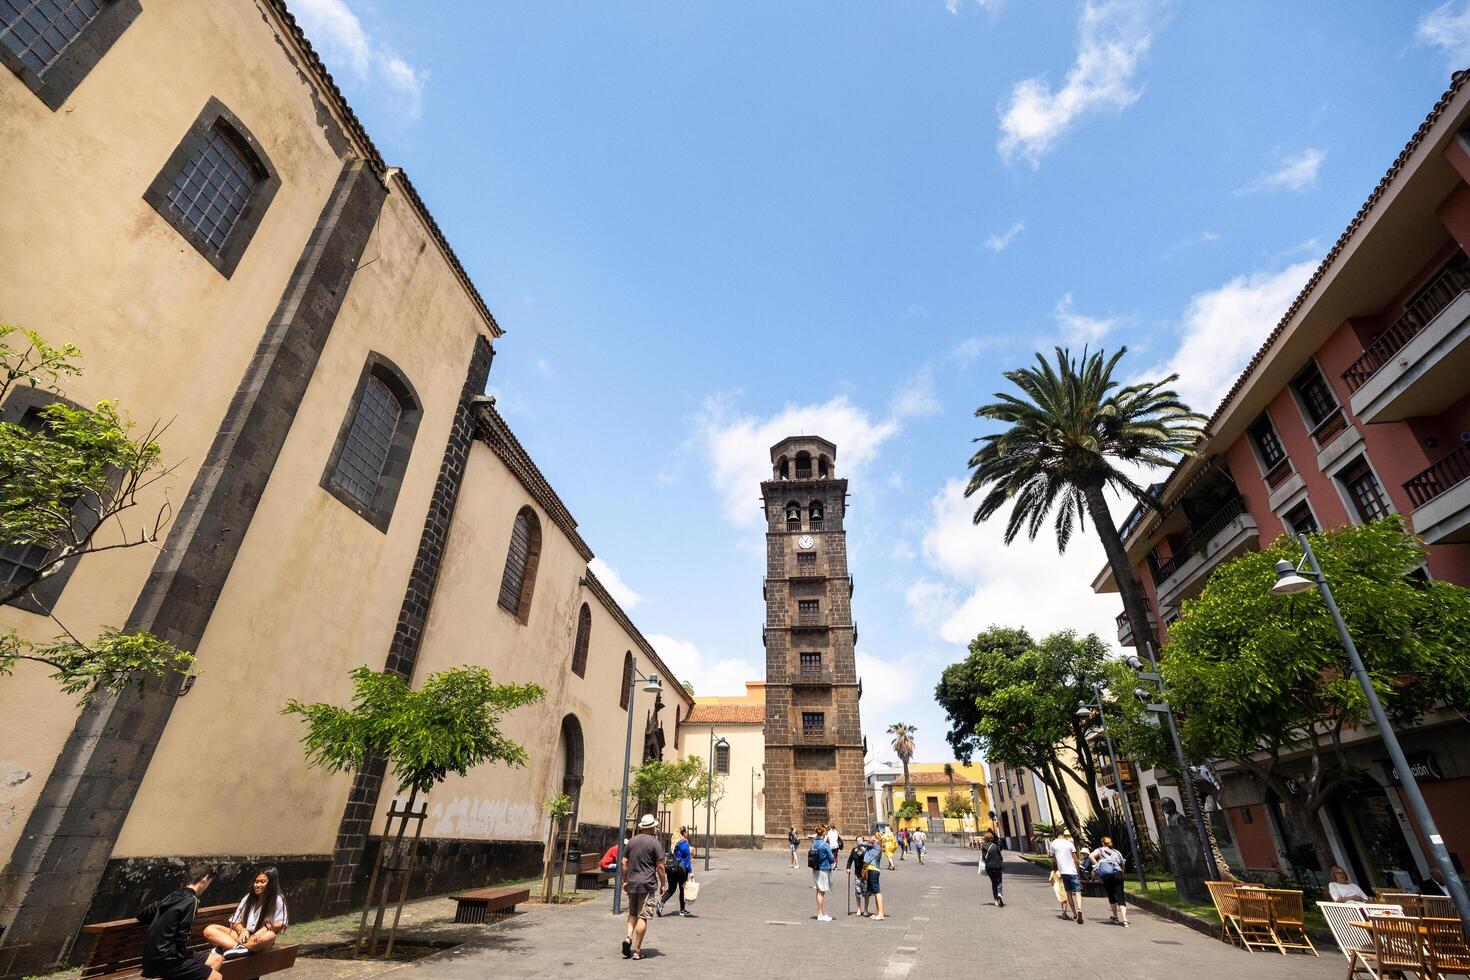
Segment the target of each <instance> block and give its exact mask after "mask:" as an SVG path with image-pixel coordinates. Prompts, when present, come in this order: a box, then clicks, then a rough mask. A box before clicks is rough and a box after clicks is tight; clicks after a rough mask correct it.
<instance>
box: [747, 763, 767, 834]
mask: <svg viewBox="0 0 1470 980" xmlns="http://www.w3.org/2000/svg"><path fill="white" fill-rule="evenodd" d="M764 776H765V773H763V772H756V771H755V766H751V767H750V849H751V850H755V781H756V780H757V779H761V778H762V777H764Z"/></svg>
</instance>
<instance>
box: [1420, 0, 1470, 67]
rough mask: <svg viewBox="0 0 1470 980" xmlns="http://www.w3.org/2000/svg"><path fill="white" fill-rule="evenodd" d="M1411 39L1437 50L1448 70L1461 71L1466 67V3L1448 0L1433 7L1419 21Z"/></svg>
mask: <svg viewBox="0 0 1470 980" xmlns="http://www.w3.org/2000/svg"><path fill="white" fill-rule="evenodd" d="M1414 37H1415V38H1416V39H1417V40H1418V41H1419V42H1420V43H1421V44H1427V45H1430V46H1431V47H1435V48H1439V50H1440V52H1441V53H1442V54H1443V55H1444V57H1445V61H1446V62H1447V63H1448V65H1449V67H1450V68H1451V69H1455V68H1463V67H1464V66H1465V65H1466V64H1467V63H1470V2H1467V0H1461V2H1459V3H1456V2H1455V0H1449V2H1448V3H1442V4H1440V5H1439V6H1438V7H1435V8H1434V9H1433V10H1431V11H1430V12H1429V13H1427V14H1425V15H1424V16H1423V17H1422V18H1421V19H1420V20H1419V27H1418V29H1417V30H1416V31H1415V32H1414Z"/></svg>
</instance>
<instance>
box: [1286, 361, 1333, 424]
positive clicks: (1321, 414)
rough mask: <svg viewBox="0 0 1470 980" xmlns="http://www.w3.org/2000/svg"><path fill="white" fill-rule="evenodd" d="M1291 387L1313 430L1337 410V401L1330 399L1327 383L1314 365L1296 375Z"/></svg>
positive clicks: (1330, 393)
mask: <svg viewBox="0 0 1470 980" xmlns="http://www.w3.org/2000/svg"><path fill="white" fill-rule="evenodd" d="M1291 386H1292V388H1294V389H1295V390H1296V393H1297V397H1298V398H1299V399H1300V400H1301V403H1302V408H1303V409H1304V410H1305V411H1306V413H1307V420H1308V421H1309V422H1310V423H1311V428H1313V429H1315V428H1316V427H1317V426H1319V425H1321V424H1322V422H1323V420H1325V419H1326V418H1327V416H1329V415H1331V414H1332V413H1333V412H1335V411H1336V410H1337V400H1336V399H1335V398H1333V397H1332V389H1330V388H1328V387H1327V382H1326V380H1325V379H1323V377H1322V372H1320V371H1318V370H1317V367H1316V365H1311V366H1309V367H1308V368H1307V369H1306V370H1305V371H1303V372H1302V373H1301V374H1299V375H1297V378H1296V380H1295V381H1293V382H1292V383H1291Z"/></svg>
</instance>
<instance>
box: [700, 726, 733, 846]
mask: <svg viewBox="0 0 1470 980" xmlns="http://www.w3.org/2000/svg"><path fill="white" fill-rule="evenodd" d="M729 747H730V743H729V742H727V741H725V737H724V736H723V735H721V736H720V740H719V741H718V742H716V741H715V730H714V729H713V728H711V729H710V730H709V781H708V782H707V783H706V784H705V795H704V870H706V871H708V870H709V853H710V851H712V850H714V841H713V840H712V839H711V837H710V820H711V819H712V818H713V817H714V810H715V749H728V748H729Z"/></svg>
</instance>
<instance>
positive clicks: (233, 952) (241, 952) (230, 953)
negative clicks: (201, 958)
mask: <svg viewBox="0 0 1470 980" xmlns="http://www.w3.org/2000/svg"><path fill="white" fill-rule="evenodd" d="M249 955H250V950H248V949H246V948H245V947H244V946H243V945H240V946H236V947H235V948H234V949H227V950H225V959H227V960H233V959H235V958H236V957H238V956H249Z"/></svg>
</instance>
